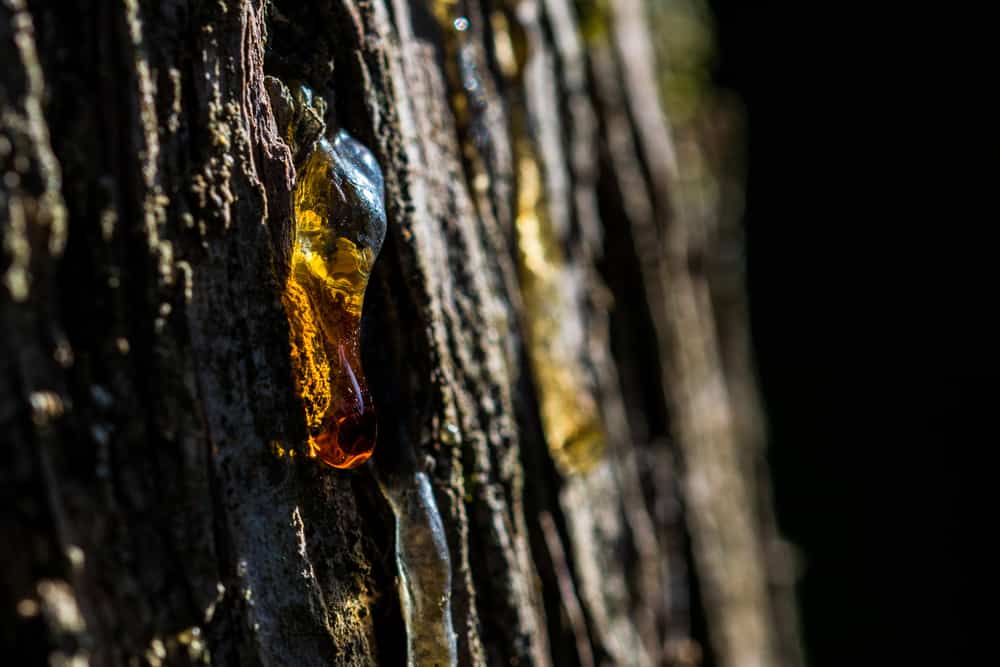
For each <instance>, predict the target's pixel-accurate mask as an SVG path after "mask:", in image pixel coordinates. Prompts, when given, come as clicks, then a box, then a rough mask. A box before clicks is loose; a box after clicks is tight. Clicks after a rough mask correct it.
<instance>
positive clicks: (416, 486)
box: [380, 471, 458, 667]
mask: <svg viewBox="0 0 1000 667" xmlns="http://www.w3.org/2000/svg"><path fill="white" fill-rule="evenodd" d="M380 485H381V488H382V493H383V495H384V496H385V497H386V499H387V500H388V501H389V504H390V505H391V506H392V512H393V514H394V515H395V516H396V568H397V570H398V572H399V601H400V606H401V607H402V612H403V622H404V623H405V625H406V639H407V647H406V649H407V660H406V663H407V665H409V666H410V667H420V666H422V665H441V667H444V666H445V665H456V664H457V663H458V649H457V646H456V637H455V631H454V626H453V625H452V620H451V557H450V555H449V553H448V540H447V538H446V537H445V534H444V524H443V523H442V522H441V515H440V514H439V513H438V509H437V503H436V502H435V501H434V492H433V490H432V488H431V483H430V480H429V479H428V477H427V475H426V474H425V473H423V472H413V471H408V472H403V473H401V474H393V475H391V476H388V477H387V478H385V480H384V481H382V480H380Z"/></svg>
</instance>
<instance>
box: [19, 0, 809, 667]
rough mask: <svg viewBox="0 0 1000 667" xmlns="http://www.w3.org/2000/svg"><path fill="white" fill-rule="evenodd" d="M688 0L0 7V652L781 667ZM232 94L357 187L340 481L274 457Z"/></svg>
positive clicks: (268, 202)
mask: <svg viewBox="0 0 1000 667" xmlns="http://www.w3.org/2000/svg"><path fill="white" fill-rule="evenodd" d="M706 11H707V10H706V8H705V7H704V6H703V5H702V4H701V3H699V2H695V1H694V0H691V1H689V2H683V1H681V0H650V2H648V3H647V4H643V2H642V0H577V2H576V4H574V3H573V2H571V1H570V0H520V1H518V0H507V1H506V2H502V1H498V0H497V1H492V2H489V1H485V0H484V1H483V2H479V1H478V0H469V1H468V2H454V1H451V0H439V1H438V2H437V3H432V2H429V1H427V2H424V1H415V2H406V1H405V0H366V1H361V0H334V1H333V2H324V3H319V2H291V1H284V0H282V1H275V2H262V1H259V0H229V1H224V2H215V3H197V2H183V1H182V2H165V3H152V2H144V1H140V0H129V1H127V2H124V3H121V4H115V3H104V2H93V1H90V0H80V1H79V2H74V3H46V2H42V1H40V0H5V2H4V3H3V4H2V5H0V53H2V54H3V70H2V72H0V176H2V180H0V235H2V238H3V246H2V251H0V278H2V280H0V282H2V289H0V331H2V336H0V346H2V351H0V370H2V372H0V378H2V383H0V427H2V433H3V436H2V441H3V443H2V449H0V494H2V496H0V497H2V504H3V507H4V510H3V513H2V515H0V517H2V518H0V535H2V536H3V539H4V541H5V543H6V544H5V547H4V548H3V549H0V571H2V575H0V618H2V624H0V628H2V629H0V645H2V646H3V649H4V653H5V654H6V655H16V656H19V658H18V659H16V660H15V663H14V664H25V665H29V664H43V663H46V662H48V663H49V664H53V665H58V664H66V665H71V664H73V665H77V664H94V665H118V664H122V665H126V664H127V665H131V664H150V665H160V664H171V665H173V664H227V665H228V664H240V665H244V664H247V665H253V664H267V665H312V664H330V663H335V664H359V665H360V664H371V663H375V662H378V663H380V664H403V663H405V662H406V661H407V660H409V662H410V663H411V664H435V663H447V662H452V661H454V662H457V663H458V664H463V665H473V664H475V665H498V664H537V665H546V664H553V665H568V664H580V665H599V664H600V665H604V664H608V665H610V664H621V665H695V664H715V665H720V666H727V667H728V666H732V667H751V666H757V665H760V666H765V665H791V666H795V665H801V664H802V657H801V652H800V648H799V641H798V630H797V620H796V611H795V604H794V599H793V585H794V577H795V563H794V559H792V558H791V557H790V556H789V553H788V549H787V548H786V547H785V546H784V543H783V542H782V541H781V539H780V536H779V535H778V534H777V530H776V526H775V522H774V516H773V509H772V506H771V505H772V504H771V501H770V496H769V493H770V485H769V481H768V473H767V467H766V465H765V461H764V440H765V437H764V425H763V424H762V422H761V416H760V410H759V408H758V402H759V401H758V398H757V394H756V390H755V384H754V379H753V362H752V359H751V357H750V346H749V342H748V341H749V339H748V330H747V306H746V299H745V293H744V283H743V260H742V239H741V222H740V220H741V207H742V190H741V188H742V185H741V184H742V173H741V169H742V155H741V152H742V146H743V138H742V133H743V128H742V124H741V116H740V111H739V105H738V103H737V102H736V101H735V100H733V99H730V98H728V97H727V96H726V95H724V94H721V93H719V92H717V91H714V90H712V89H711V86H710V85H709V84H708V76H707V71H708V70H707V68H708V67H709V66H710V58H711V49H712V45H711V40H712V38H711V22H710V20H709V17H708V16H707V14H706ZM265 76H271V77H276V78H277V79H280V80H283V81H286V82H288V81H292V80H301V81H305V82H307V83H308V84H310V85H311V86H312V87H313V89H314V90H315V91H317V93H318V94H319V95H320V96H322V97H323V98H324V99H325V100H326V101H327V102H328V103H329V104H330V107H331V110H332V111H333V112H334V113H332V114H331V116H330V118H328V119H327V120H328V123H330V124H331V127H334V124H335V126H336V127H343V128H345V129H347V130H348V131H350V132H351V133H352V134H353V135H354V136H355V137H357V138H358V139H359V140H360V141H362V142H363V143H364V144H365V145H367V146H368V147H369V148H370V149H371V150H372V151H373V153H374V154H375V156H376V158H377V159H378V162H379V163H380V165H381V167H382V171H383V174H384V176H385V180H386V209H387V213H388V220H389V232H388V238H387V239H386V243H385V246H384V248H383V250H382V254H381V256H380V259H379V260H378V261H377V263H376V265H375V269H374V271H373V273H372V281H371V285H370V287H369V290H368V295H367V298H366V306H365V315H364V320H363V329H362V348H363V354H364V365H365V369H366V371H367V376H368V381H369V385H370V386H371V389H372V392H373V395H374V398H375V404H376V407H377V411H378V419H379V444H378V447H377V449H376V453H375V456H374V457H373V459H372V463H370V464H367V465H365V466H363V467H362V468H360V469H358V470H355V471H351V472H345V471H339V470H333V469H329V468H326V467H323V466H321V465H320V464H318V463H317V462H316V461H315V460H314V459H310V458H308V457H307V456H304V454H306V450H307V447H306V431H305V423H304V418H303V411H302V407H301V404H300V403H299V401H298V399H297V397H296V396H295V393H294V390H293V383H292V380H291V378H292V375H291V368H290V362H289V343H288V325H287V320H286V318H285V314H284V311H283V309H282V303H281V300H280V295H281V291H282V285H283V283H284V280H285V278H286V277H287V274H288V261H289V253H290V248H291V238H292V233H293V232H292V202H291V196H290V194H291V189H292V186H293V183H294V178H295V171H294V167H293V164H292V156H291V153H290V152H289V150H288V147H287V146H286V144H285V139H284V138H283V136H282V132H281V131H280V130H279V127H278V125H277V124H276V121H275V117H274V116H275V111H274V109H273V107H272V100H271V99H270V98H269V95H268V88H269V86H268V85H266V80H265ZM574 429H576V430H574ZM601 452H603V455H601V456H600V457H599V458H597V456H598V454H600V453H601ZM594 458H597V460H596V463H594V462H593V461H592V460H591V459H594ZM438 521H439V522H440V523H438ZM435 527H437V528H439V529H443V532H441V531H438V532H435ZM438 533H440V535H439V534H438ZM437 537H439V538H440V539H435V538H437ZM442 585H443V586H445V588H446V589H447V590H446V592H445V593H443V594H440V593H439V592H435V591H438V589H439V587H440V586H442Z"/></svg>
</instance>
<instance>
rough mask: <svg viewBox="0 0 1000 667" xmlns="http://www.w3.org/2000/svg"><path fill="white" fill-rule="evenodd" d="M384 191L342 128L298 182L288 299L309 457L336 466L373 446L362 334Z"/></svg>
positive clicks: (353, 461) (352, 462)
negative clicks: (364, 305)
mask: <svg viewBox="0 0 1000 667" xmlns="http://www.w3.org/2000/svg"><path fill="white" fill-rule="evenodd" d="M382 197H383V194H382V178H381V173H380V172H379V171H378V166H377V165H376V164H375V162H374V159H373V158H372V156H371V154H370V153H369V152H368V151H367V149H365V148H364V146H362V145H361V144H359V143H358V142H357V141H355V140H354V139H353V138H352V137H351V136H350V135H349V134H347V133H346V132H345V131H343V130H341V131H339V132H337V133H336V134H335V135H334V137H333V138H332V139H327V138H325V137H324V138H321V139H319V141H317V142H316V145H315V147H313V148H312V151H311V153H310V154H309V156H308V157H307V158H306V159H305V163H304V164H303V165H302V166H301V167H300V168H299V171H298V175H297V178H296V183H295V197H294V206H295V243H294V246H293V253H292V263H291V271H290V272H289V275H288V280H287V282H286V283H285V290H284V294H283V295H282V301H283V302H284V305H285V312H286V313H287V315H288V322H289V330H290V342H291V357H292V369H293V374H294V378H295V385H296V389H297V390H298V393H299V396H300V397H301V399H302V403H303V406H304V408H305V416H306V425H307V428H308V432H309V448H310V454H311V455H312V456H314V457H318V458H319V459H320V460H322V461H323V462H324V463H326V464H328V465H331V466H333V467H335V468H353V467H355V466H358V465H360V464H362V463H364V462H365V461H366V460H367V459H368V458H369V457H370V456H371V454H372V451H373V450H374V448H375V440H376V419H375V410H374V407H373V405H372V399H371V395H370V393H369V391H368V385H367V382H366V380H365V376H364V373H363V371H362V368H361V350H360V344H359V343H360V341H359V334H360V325H361V309H362V305H363V303H364V296H365V288H366V287H367V286H368V277H369V275H370V274H371V269H372V264H373V263H374V262H375V257H376V255H377V254H378V251H379V248H380V247H381V244H382V240H383V238H384V236H385V213H384V209H383V205H382Z"/></svg>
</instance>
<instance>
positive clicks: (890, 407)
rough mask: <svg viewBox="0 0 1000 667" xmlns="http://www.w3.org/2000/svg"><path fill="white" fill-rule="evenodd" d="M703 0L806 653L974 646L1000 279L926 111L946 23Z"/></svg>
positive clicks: (926, 655) (937, 656)
mask: <svg viewBox="0 0 1000 667" xmlns="http://www.w3.org/2000/svg"><path fill="white" fill-rule="evenodd" d="M710 4H711V6H712V9H713V12H714V15H715V20H716V37H717V40H718V48H719V55H718V62H717V66H716V70H715V75H716V76H715V78H716V83H717V84H718V85H719V86H721V87H723V88H726V89H729V90H731V91H734V92H736V93H737V94H738V95H739V96H740V97H741V98H742V100H743V103H744V104H745V107H746V113H747V121H748V184H747V209H746V214H745V225H746V232H747V264H748V282H749V293H750V306H751V320H752V322H751V328H752V335H753V340H754V349H755V354H756V359H757V368H758V376H759V380H760V385H761V389H762V393H763V397H764V401H765V404H766V411H767V418H768V421H769V425H770V437H769V446H770V449H769V459H770V462H771V465H772V469H773V475H774V485H775V498H776V505H777V511H778V519H779V523H780V525H781V527H782V529H783V531H784V532H785V534H786V535H787V537H788V538H789V539H790V540H791V541H792V542H793V543H794V544H795V545H796V546H797V547H798V549H799V552H800V555H801V556H802V562H803V565H804V568H803V577H802V579H801V583H800V586H799V591H798V592H799V601H800V609H801V612H802V621H803V626H804V627H803V630H804V638H805V644H806V652H807V656H808V659H809V663H810V665H812V667H824V666H826V665H838V666H840V665H859V664H864V665H867V664H884V665H897V664H939V665H960V664H967V663H966V660H967V658H968V657H969V656H971V654H972V642H973V640H974V638H975V636H976V633H975V632H973V630H972V618H973V616H974V612H973V603H972V600H974V598H975V597H976V595H977V592H978V591H977V589H978V588H980V587H982V586H983V585H985V578H984V577H982V576H980V575H981V574H982V573H983V572H985V570H983V569H980V568H979V567H978V566H977V564H976V563H975V562H974V560H975V559H973V557H972V554H973V553H974V552H976V551H977V550H975V549H973V546H972V544H971V540H970V538H969V536H970V535H974V534H976V533H980V534H985V533H989V532H991V531H992V530H993V529H991V528H989V526H990V525H991V522H989V521H988V520H981V521H977V520H975V519H973V518H972V512H971V511H970V509H971V508H972V507H974V506H977V505H978V506H980V507H990V505H989V504H988V503H987V504H983V503H976V502H973V498H972V494H973V492H974V491H975V490H976V489H978V488H981V487H979V486H978V485H977V484H976V483H974V482H973V481H972V475H971V473H972V472H973V469H975V468H976V467H978V466H977V464H976V463H974V462H973V461H974V460H975V457H973V456H970V455H969V454H970V452H975V451H977V450H978V451H982V450H986V449H989V448H991V447H992V446H995V445H996V442H997V436H996V432H995V431H996V429H995V427H993V426H992V423H991V422H993V421H994V419H993V418H992V417H991V412H996V407H995V401H994V400H993V398H994V396H995V395H996V393H997V392H996V390H995V382H996V378H997V374H996V368H997V364H996V363H995V362H996V353H995V342H996V341H997V340H1000V338H998V337H997V336H996V333H997V332H996V327H995V325H988V324H987V323H986V320H987V319H994V318H993V317H991V316H989V312H988V311H989V309H990V308H991V306H990V305H989V304H991V303H992V304H994V307H995V304H996V303H997V298H996V296H995V295H993V294H991V293H990V292H991V291H992V290H994V289H995V286H996V285H1000V280H997V278H996V276H995V275H994V273H995V272H994V271H993V270H992V266H993V265H995V264H997V261H996V260H995V259H993V257H992V256H993V255H996V252H995V251H994V250H993V248H996V247H997V246H996V245H995V244H987V243H985V241H982V240H980V237H979V233H978V232H977V229H978V228H980V227H982V226H983V225H985V224H988V223H987V219H986V218H984V217H983V216H982V215H976V214H974V213H972V212H971V211H968V210H966V208H967V207H968V206H969V204H968V203H966V198H965V197H963V196H961V195H959V196H955V197H952V196H951V195H950V191H949V194H947V195H944V193H945V192H946V188H948V187H950V183H949V181H951V180H952V179H956V178H957V179H959V180H961V179H965V178H966V174H968V173H971V170H969V169H968V166H967V165H966V164H965V163H964V162H962V161H960V160H958V159H957V158H955V156H954V155H947V153H948V149H949V147H950V143H953V142H954V141H956V140H957V134H956V133H955V130H956V129H957V128H955V127H954V126H951V125H949V123H950V121H945V120H944V117H942V116H934V115H933V114H927V113H926V111H927V107H929V106H930V105H931V104H934V103H935V102H936V100H937V99H940V98H941V95H942V90H941V89H942V84H943V83H944V82H950V81H951V80H952V77H954V76H955V74H956V72H957V71H958V70H956V69H954V68H952V67H951V66H950V65H946V64H944V60H943V59H942V58H940V56H941V55H942V52H943V48H942V43H941V42H940V41H939V40H936V39H926V40H925V39H924V36H925V35H930V36H931V37H933V36H935V35H939V34H940V33H941V32H942V31H946V30H947V28H946V27H945V26H943V25H938V26H937V27H936V28H935V29H934V30H932V31H930V32H927V33H921V32H919V31H915V30H914V29H913V28H912V27H911V26H908V25H906V24H905V21H903V20H902V17H901V16H900V15H897V16H895V17H892V18H891V20H890V21H888V22H881V21H875V20H874V17H873V16H871V15H870V14H866V13H850V12H849V11H844V9H847V8H843V9H841V10H839V11H838V10H835V9H832V7H833V6H831V5H823V6H815V7H813V6H812V3H798V4H793V3H771V2H763V3H751V2H746V1H745V0H714V1H713V2H711V3H710ZM941 21H942V22H943V21H944V17H943V15H942V17H941ZM906 35H910V37H906ZM906 39H914V41H916V42H917V43H916V44H910V45H906V46H904V44H903V42H904V41H905V40H906ZM914 47H916V48H914ZM949 85H951V84H950V83H949ZM947 94H951V91H948V93H947ZM942 149H943V151H942ZM938 151H942V152H941V153H939V152H938ZM943 155H944V156H945V157H942V156H943ZM971 186H972V184H971V182H970V183H968V184H966V190H962V189H961V188H959V189H958V190H957V191H958V192H963V191H967V190H968V189H969V188H971ZM942 195H944V196H942ZM941 200H945V201H943V202H942V201H941ZM970 223H971V224H970ZM977 225H978V227H977ZM995 504H996V503H995V501H994V502H993V505H995ZM987 511H989V510H987ZM992 524H993V525H994V526H995V524H996V520H995V519H994V520H993V521H992ZM988 616H989V617H990V618H995V617H996V614H995V613H992V612H991V613H989V614H988ZM991 634H992V633H991Z"/></svg>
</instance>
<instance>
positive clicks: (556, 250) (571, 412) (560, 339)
mask: <svg viewBox="0 0 1000 667" xmlns="http://www.w3.org/2000/svg"><path fill="white" fill-rule="evenodd" d="M516 150H517V177H518V185H517V236H518V258H519V265H520V274H521V292H522V296H523V298H524V306H525V311H526V313H527V318H526V320H527V326H528V355H529V357H530V358H531V367H532V371H533V373H534V376H535V386H536V387H537V391H538V394H539V396H538V398H539V402H540V404H541V417H542V428H543V429H544V431H545V439H546V441H547V442H548V445H549V451H550V452H551V454H552V458H553V459H554V460H555V462H556V464H557V465H558V466H559V468H560V470H562V471H563V472H564V473H582V472H586V471H588V470H590V469H591V468H592V467H593V466H594V464H595V463H597V462H598V461H599V460H600V459H601V457H602V456H603V455H604V448H605V435H604V425H603V423H602V421H601V417H600V412H599V410H598V406H597V402H596V400H595V399H594V396H593V393H592V391H591V389H590V384H589V383H588V381H587V375H586V369H585V368H584V367H583V364H582V362H581V360H580V359H579V357H578V356H577V355H578V354H579V351H580V350H581V348H582V347H583V346H584V341H583V340H582V336H583V331H582V327H581V326H576V327H574V326H573V325H572V324H571V323H573V322H576V321H578V320H579V317H580V316H579V311H578V308H579V305H578V302H577V300H576V299H575V298H573V293H572V289H573V288H574V286H575V285H576V283H575V282H574V278H573V277H572V276H570V275H569V273H568V271H567V269H566V264H565V259H564V257H563V253H562V248H561V245H560V244H559V239H558V238H557V237H556V234H555V230H553V229H552V225H551V223H550V222H549V220H548V216H547V215H546V212H545V206H544V199H543V189H542V179H541V173H540V170H539V168H538V160H537V159H536V158H535V155H534V149H533V147H532V145H531V143H530V141H529V140H528V139H527V138H526V137H523V136H522V137H521V138H520V139H519V140H518V141H517V144H516Z"/></svg>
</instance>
